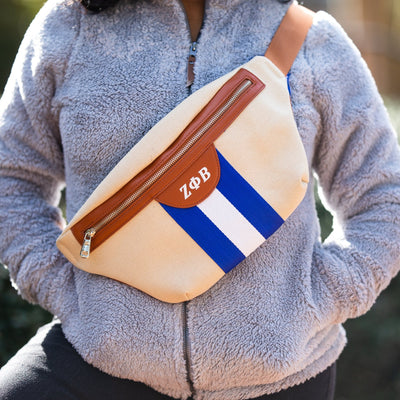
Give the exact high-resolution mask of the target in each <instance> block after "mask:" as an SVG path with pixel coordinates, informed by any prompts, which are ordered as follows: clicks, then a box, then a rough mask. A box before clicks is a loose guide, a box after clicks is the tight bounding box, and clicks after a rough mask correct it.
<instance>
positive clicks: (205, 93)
mask: <svg viewBox="0 0 400 400" xmlns="http://www.w3.org/2000/svg"><path fill="white" fill-rule="evenodd" d="M311 23H312V15H311V14H310V12H308V10H305V9H304V8H302V7H300V6H298V5H297V4H294V5H292V6H291V7H290V8H289V11H288V13H287V14H286V16H285V17H284V19H283V22H282V23H281V25H280V27H279V29H278V31H277V33H276V34H275V36H274V39H273V41H272V43H271V45H270V46H269V49H268V51H267V53H266V56H265V57H263V56H256V57H255V58H253V59H252V60H251V61H249V62H248V63H247V64H245V65H243V66H241V67H240V68H238V69H236V70H234V71H232V72H231V73H229V74H227V75H225V76H223V77H221V78H219V79H217V80H215V81H213V82H211V83H210V84H208V85H206V86H204V87H203V88H202V89H200V90H198V91H196V92H195V93H193V94H192V95H191V96H189V97H188V98H187V99H185V100H184V101H183V102H182V103H181V104H179V105H178V106H177V107H176V108H175V109H173V110H172V111H171V112H170V113H169V114H168V115H167V116H165V117H164V118H163V119H162V120H161V121H159V122H158V123H157V124H156V125H155V126H154V127H153V128H152V129H151V130H150V131H149V132H148V133H147V134H146V135H145V136H144V138H143V139H142V140H141V141H140V142H138V143H137V144H136V145H135V146H134V147H133V148H132V149H131V150H130V151H129V152H128V153H127V154H126V156H125V157H124V158H123V159H122V160H121V161H120V162H119V163H118V164H117V165H116V166H115V167H114V169H113V170H112V171H111V172H110V173H109V174H108V175H107V176H106V177H105V179H104V180H103V181H102V182H101V183H100V185H99V186H98V187H97V188H96V189H95V191H94V192H93V193H92V194H91V196H90V197H89V198H88V200H87V201H86V202H85V204H84V205H83V206H82V207H81V209H80V210H79V211H78V212H77V214H76V215H75V216H74V218H73V219H72V220H71V222H70V223H69V224H68V226H67V227H66V228H65V229H64V231H63V232H62V234H61V235H60V237H59V238H58V240H57V246H58V248H59V249H60V251H61V252H62V253H63V254H64V255H65V256H66V257H67V258H68V260H69V261H70V262H71V263H73V264H74V265H75V266H76V267H78V268H80V269H82V270H84V271H87V272H90V273H94V274H99V275H103V276H107V277H110V278H113V279H116V280H118V281H121V282H124V283H126V284H128V285H131V286H133V287H135V288H137V289H140V290H142V291H144V292H145V293H147V294H149V295H151V296H153V297H155V298H157V299H159V300H162V301H166V302H171V303H177V302H181V301H186V300H189V299H192V298H193V297H195V296H198V295H200V294H201V293H203V292H205V291H206V290H207V289H209V288H210V287H211V286H212V285H214V284H215V283H216V282H217V281H218V280H219V279H220V278H221V277H223V276H224V274H226V273H227V272H228V271H230V270H231V269H232V268H234V267H235V266H236V265H237V264H239V263H240V262H241V261H242V260H244V259H245V258H246V257H247V256H248V255H249V254H250V253H252V252H253V251H254V250H255V249H256V248H258V247H259V246H260V245H261V244H263V243H264V242H265V240H266V239H268V237H269V236H271V235H272V234H273V233H274V232H275V231H276V230H277V229H278V228H279V227H280V226H281V225H282V224H283V223H284V222H285V220H286V219H287V218H288V217H289V215H290V214H291V213H292V212H293V211H294V210H295V208H296V207H297V206H298V204H299V203H300V202H301V200H302V199H303V197H304V194H305V191H306V188H307V183H308V165H307V158H306V155H305V151H304V148H303V144H302V142H301V139H300V136H299V134H298V131H297V127H296V123H295V121H294V118H293V114H292V109H291V103H290V96H289V92H288V87H287V80H286V73H287V72H288V71H289V69H290V66H291V64H292V62H293V60H294V58H295V57H296V55H297V52H298V50H299V49H300V47H301V45H302V43H303V41H304V38H305V36H306V34H307V31H308V28H309V26H310V25H311Z"/></svg>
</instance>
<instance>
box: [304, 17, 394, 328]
mask: <svg viewBox="0 0 400 400" xmlns="http://www.w3.org/2000/svg"><path fill="white" fill-rule="evenodd" d="M312 29H313V30H314V35H310V36H311V38H310V41H309V42H308V45H307V49H306V57H307V59H308V62H309V64H310V65H311V70H312V71H313V74H314V90H313V92H314V96H315V97H314V104H315V106H316V108H317V109H318V111H319V114H320V126H319V134H318V137H317V139H316V152H315V154H314V159H313V167H314V170H315V172H316V174H317V175H318V179H319V183H320V186H321V188H322V191H321V192H322V198H323V200H324V202H325V203H326V204H327V206H328V208H329V209H330V210H331V211H332V213H333V215H334V229H333V232H332V234H331V235H330V236H329V237H328V238H327V240H326V241H325V242H324V243H323V244H321V243H320V242H317V244H316V245H315V249H314V254H313V265H312V267H313V274H312V280H313V285H314V288H315V289H316V290H315V293H323V295H318V296H317V300H318V302H319V305H320V307H321V308H322V309H323V310H324V315H329V319H332V321H330V322H343V321H345V320H346V319H347V318H354V317H357V316H359V315H361V314H363V313H365V312H366V311H368V310H369V309H370V307H371V306H372V305H373V303H374V301H375V300H376V298H377V296H378V295H379V293H380V292H381V291H382V290H383V289H384V288H385V287H386V286H388V284H389V282H390V280H391V279H392V278H393V277H394V276H395V275H396V273H397V272H398V271H399V268H400V155H399V148H398V144H397V138H396V134H395V132H394V130H393V128H392V126H391V123H390V121H389V118H388V114H387V112H386V109H385V107H384V104H383V101H382V99H381V97H380V95H379V94H378V91H377V88H376V85H375V83H374V81H373V78H372V76H371V74H370V71H369V70H368V68H367V66H366V64H365V62H364V61H363V60H362V58H361V56H360V54H359V52H358V50H357V49H356V48H355V46H354V45H353V43H352V42H351V41H350V39H349V38H348V37H347V36H346V34H345V33H344V32H343V30H342V29H341V27H340V26H339V25H338V24H337V23H336V22H335V21H334V20H333V18H331V17H329V16H327V15H326V14H325V13H322V17H320V18H318V16H317V18H316V21H315V26H313V28H312Z"/></svg>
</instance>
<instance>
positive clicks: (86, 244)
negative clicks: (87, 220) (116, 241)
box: [81, 228, 96, 258]
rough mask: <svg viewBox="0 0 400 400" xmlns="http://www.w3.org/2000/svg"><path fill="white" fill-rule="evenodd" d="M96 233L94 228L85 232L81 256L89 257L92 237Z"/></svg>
mask: <svg viewBox="0 0 400 400" xmlns="http://www.w3.org/2000/svg"><path fill="white" fill-rule="evenodd" d="M95 234H96V231H95V230H94V229H93V228H90V229H88V230H87V231H86V232H85V237H84V239H83V245H82V248H81V257H82V258H89V255H90V246H91V244H92V237H93V236H94V235H95Z"/></svg>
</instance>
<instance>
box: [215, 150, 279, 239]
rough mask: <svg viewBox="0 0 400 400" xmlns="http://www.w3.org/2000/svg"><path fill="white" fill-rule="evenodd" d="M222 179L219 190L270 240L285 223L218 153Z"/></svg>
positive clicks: (218, 186)
mask: <svg viewBox="0 0 400 400" xmlns="http://www.w3.org/2000/svg"><path fill="white" fill-rule="evenodd" d="M218 157H219V163H220V166H221V178H220V180H219V183H218V185H217V189H218V190H219V191H220V192H221V193H222V194H223V195H224V196H225V197H226V198H227V199H228V200H229V201H230V202H231V203H232V204H233V206H234V207H235V208H236V209H237V210H238V211H239V212H240V213H242V215H243V216H244V217H245V218H246V219H247V220H248V221H249V222H250V223H251V224H252V225H253V226H254V227H255V228H256V229H257V230H258V232H260V233H261V235H263V236H264V237H265V239H268V237H269V236H271V235H272V234H273V233H274V232H275V231H276V230H277V229H278V228H279V227H280V226H281V225H282V224H283V222H284V220H283V219H282V218H281V216H280V215H279V214H278V213H277V212H276V211H275V210H274V209H273V208H272V207H271V206H270V205H269V204H268V203H267V202H266V201H265V200H264V199H263V198H262V197H261V196H260V195H259V194H258V193H257V192H256V191H255V190H254V189H253V187H252V186H251V185H250V184H249V183H248V182H247V181H246V180H245V179H244V178H243V177H242V176H241V175H240V174H239V173H238V172H237V171H236V170H235V169H234V168H233V167H232V166H231V165H230V164H229V162H228V161H227V160H226V159H225V158H224V157H223V156H222V154H221V153H220V152H218Z"/></svg>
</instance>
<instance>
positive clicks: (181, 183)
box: [156, 145, 221, 208]
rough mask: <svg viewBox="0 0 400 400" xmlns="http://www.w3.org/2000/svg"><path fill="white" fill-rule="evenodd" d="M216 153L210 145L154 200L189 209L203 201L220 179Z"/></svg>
mask: <svg viewBox="0 0 400 400" xmlns="http://www.w3.org/2000/svg"><path fill="white" fill-rule="evenodd" d="M220 175H221V173H220V167H219V160H218V155H217V151H216V149H215V146H214V145H211V146H210V147H209V148H208V149H207V150H206V151H205V152H204V153H203V154H202V155H201V156H200V157H199V158H198V159H197V160H195V161H193V163H192V164H190V165H189V166H188V168H186V169H185V170H184V171H182V172H181V174H180V175H179V176H178V178H177V179H176V180H175V181H174V182H172V183H171V184H170V185H169V186H168V187H167V188H166V189H165V190H164V191H163V192H161V193H160V194H159V195H158V196H157V198H156V200H157V201H159V202H160V203H163V204H166V205H168V206H172V207H178V208H189V207H193V206H196V205H197V204H199V203H201V202H202V201H203V200H205V199H206V198H207V197H208V196H209V195H210V194H211V193H212V191H213V190H214V189H215V187H216V186H217V184H218V182H219V178H220Z"/></svg>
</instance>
